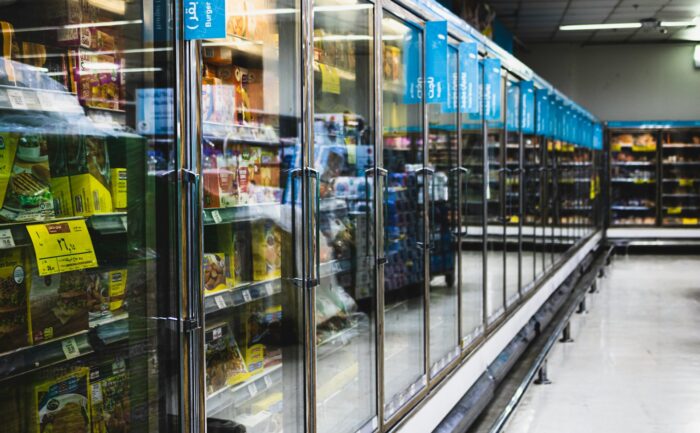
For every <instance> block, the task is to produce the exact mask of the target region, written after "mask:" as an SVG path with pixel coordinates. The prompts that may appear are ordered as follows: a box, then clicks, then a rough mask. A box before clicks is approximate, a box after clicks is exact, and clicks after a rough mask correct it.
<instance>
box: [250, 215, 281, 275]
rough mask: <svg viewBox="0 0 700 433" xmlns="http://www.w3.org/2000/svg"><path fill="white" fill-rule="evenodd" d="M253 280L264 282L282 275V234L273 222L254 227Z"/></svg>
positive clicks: (265, 222)
mask: <svg viewBox="0 0 700 433" xmlns="http://www.w3.org/2000/svg"><path fill="white" fill-rule="evenodd" d="M251 242H252V247H253V280H255V281H264V280H270V279H273V278H279V277H280V276H281V275H282V268H281V266H282V257H281V254H282V252H281V233H280V231H279V228H278V227H277V226H276V225H275V223H274V222H273V221H272V220H263V221H256V222H255V223H254V224H253V225H252V239H251Z"/></svg>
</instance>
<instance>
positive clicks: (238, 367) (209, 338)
mask: <svg viewBox="0 0 700 433" xmlns="http://www.w3.org/2000/svg"><path fill="white" fill-rule="evenodd" d="M204 344H205V353H206V354H205V356H206V365H207V372H206V373H207V375H206V380H207V394H212V393H214V392H216V391H218V390H220V389H221V388H223V387H224V386H226V385H234V384H236V383H239V382H241V381H243V380H245V379H246V378H247V377H248V376H249V374H248V371H247V370H246V367H245V360H244V359H243V356H241V351H240V350H239V349H238V345H237V344H236V339H235V338H234V337H233V333H232V332H231V328H230V327H229V326H228V325H227V324H226V323H220V324H217V325H214V326H212V327H210V328H208V329H207V330H206V331H205V333H204Z"/></svg>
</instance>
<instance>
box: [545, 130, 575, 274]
mask: <svg viewBox="0 0 700 433" xmlns="http://www.w3.org/2000/svg"><path fill="white" fill-rule="evenodd" d="M561 146H562V142H561V141H560V140H552V141H550V142H549V144H548V149H547V152H548V157H549V163H550V164H551V173H552V179H551V187H552V191H551V198H552V202H551V211H552V214H551V229H552V260H553V263H556V262H557V261H558V260H559V258H560V257H561V256H562V254H563V253H564V252H566V250H567V228H566V225H565V224H564V222H563V221H564V220H563V219H562V204H561V199H562V196H563V195H564V189H565V188H566V187H565V185H566V184H567V183H572V182H573V179H572V178H571V177H570V174H571V173H570V172H567V171H566V170H565V169H564V168H563V167H561V166H560V165H559V164H560V163H561V161H559V158H558V156H559V155H558V153H559V150H558V149H561ZM567 174H568V175H569V177H566V176H567Z"/></svg>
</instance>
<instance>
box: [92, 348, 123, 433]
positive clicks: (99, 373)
mask: <svg viewBox="0 0 700 433" xmlns="http://www.w3.org/2000/svg"><path fill="white" fill-rule="evenodd" d="M90 403H91V411H90V419H91V425H92V431H91V433H128V432H129V431H131V430H130V414H131V408H130V406H131V405H130V399H129V379H128V376H127V371H126V361H124V360H123V359H116V360H114V362H110V363H106V364H103V365H99V366H95V367H93V368H92V369H91V370H90Z"/></svg>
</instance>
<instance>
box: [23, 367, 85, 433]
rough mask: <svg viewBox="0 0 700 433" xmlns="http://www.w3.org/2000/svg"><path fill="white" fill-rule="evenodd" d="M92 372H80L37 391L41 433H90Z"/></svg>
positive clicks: (41, 386)
mask: <svg viewBox="0 0 700 433" xmlns="http://www.w3.org/2000/svg"><path fill="white" fill-rule="evenodd" d="M89 374H90V369H89V368H76V369H75V370H74V371H72V372H70V373H68V374H66V375H64V376H61V377H59V378H55V379H50V380H47V381H45V382H43V383H41V384H39V385H37V386H36V387H35V389H34V397H35V404H36V405H35V408H36V409H35V410H36V414H37V418H36V420H37V425H36V431H37V432H71V433H90V414H91V408H90V403H91V402H90V397H91V396H90V393H89V392H88V389H89V379H88V376H89Z"/></svg>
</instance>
